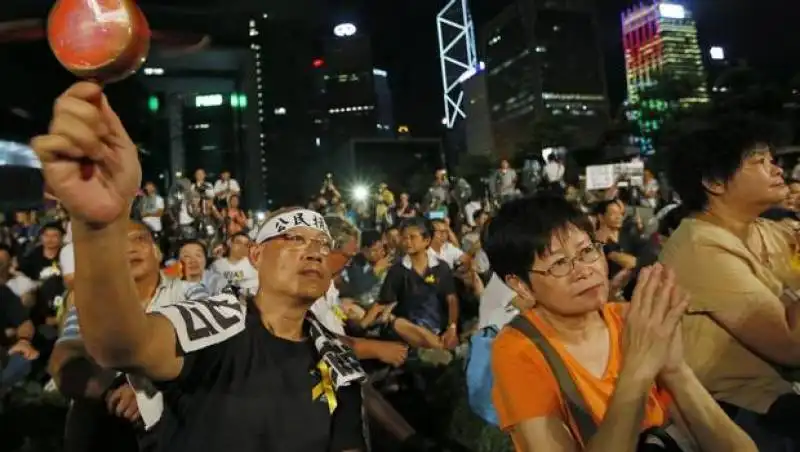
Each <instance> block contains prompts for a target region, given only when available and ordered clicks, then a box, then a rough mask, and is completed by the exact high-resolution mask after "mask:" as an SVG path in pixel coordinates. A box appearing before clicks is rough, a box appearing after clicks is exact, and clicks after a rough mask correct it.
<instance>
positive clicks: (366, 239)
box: [361, 229, 383, 248]
mask: <svg viewBox="0 0 800 452" xmlns="http://www.w3.org/2000/svg"><path fill="white" fill-rule="evenodd" d="M381 240H383V235H382V234H381V233H380V232H378V231H376V230H375V229H367V230H366V231H362V232H361V247H362V248H369V247H371V246H372V245H374V244H376V243H378V242H380V241H381Z"/></svg>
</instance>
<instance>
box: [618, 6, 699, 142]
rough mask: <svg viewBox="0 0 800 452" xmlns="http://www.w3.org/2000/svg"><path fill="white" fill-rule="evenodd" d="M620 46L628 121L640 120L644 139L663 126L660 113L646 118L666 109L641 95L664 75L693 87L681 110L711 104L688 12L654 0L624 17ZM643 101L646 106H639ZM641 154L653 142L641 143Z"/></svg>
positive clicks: (681, 101) (664, 103)
mask: <svg viewBox="0 0 800 452" xmlns="http://www.w3.org/2000/svg"><path fill="white" fill-rule="evenodd" d="M622 42H623V46H624V49H625V71H626V76H627V83H628V104H629V105H631V106H634V107H637V106H638V111H637V108H634V109H633V116H632V117H631V119H632V120H636V121H637V122H639V126H640V128H641V130H642V133H643V135H645V136H646V135H647V134H648V133H649V132H653V131H654V130H657V129H658V128H659V127H660V125H661V119H659V115H657V114H656V115H653V114H644V110H645V109H646V110H648V111H650V112H658V111H666V110H668V109H669V108H674V107H677V106H678V105H669V102H668V101H669V100H668V99H652V98H648V99H646V100H642V93H643V91H645V90H647V89H648V88H651V87H653V86H655V85H656V84H657V83H658V81H659V80H663V77H675V78H676V79H682V80H683V81H684V82H686V83H691V85H692V88H693V89H692V90H691V91H692V93H691V95H689V96H687V97H683V98H681V99H679V100H678V104H679V106H684V107H685V106H691V105H693V104H698V103H705V102H708V101H709V96H708V90H707V88H706V71H705V68H704V67H703V55H702V52H701V50H700V45H699V44H698V41H697V26H696V24H695V21H694V19H693V18H692V14H691V12H690V11H689V10H688V9H687V8H686V7H685V6H683V5H680V4H677V3H671V2H666V1H661V0H657V1H656V2H654V3H652V4H649V5H645V4H641V5H639V6H636V7H633V8H631V9H628V10H626V11H624V12H623V13H622ZM643 102H645V103H646V105H645V104H643ZM640 144H641V145H642V148H643V150H645V151H649V150H650V148H651V147H652V143H648V142H647V140H646V139H645V140H644V141H643V142H642V143H640Z"/></svg>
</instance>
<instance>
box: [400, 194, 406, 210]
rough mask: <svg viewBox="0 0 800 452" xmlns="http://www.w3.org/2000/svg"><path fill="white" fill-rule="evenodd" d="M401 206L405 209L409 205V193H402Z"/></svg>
mask: <svg viewBox="0 0 800 452" xmlns="http://www.w3.org/2000/svg"><path fill="white" fill-rule="evenodd" d="M400 205H401V206H403V207H405V206H407V205H408V193H400Z"/></svg>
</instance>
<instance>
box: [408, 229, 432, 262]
mask: <svg viewBox="0 0 800 452" xmlns="http://www.w3.org/2000/svg"><path fill="white" fill-rule="evenodd" d="M402 237H403V248H405V252H406V253H407V254H409V255H411V256H414V255H416V254H419V253H424V252H426V251H427V249H428V247H429V246H430V244H431V239H430V238H426V237H425V235H424V233H423V231H422V230H420V229H419V228H418V227H416V226H409V227H407V228H404V229H403V232H402Z"/></svg>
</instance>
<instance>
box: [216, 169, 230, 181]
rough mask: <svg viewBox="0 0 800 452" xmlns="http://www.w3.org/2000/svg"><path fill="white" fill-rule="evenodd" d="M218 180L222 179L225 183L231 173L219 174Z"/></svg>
mask: <svg viewBox="0 0 800 452" xmlns="http://www.w3.org/2000/svg"><path fill="white" fill-rule="evenodd" d="M219 178H220V179H222V180H223V181H227V180H228V179H230V178H231V173H230V172H229V171H223V172H221V173H220V174H219Z"/></svg>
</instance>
